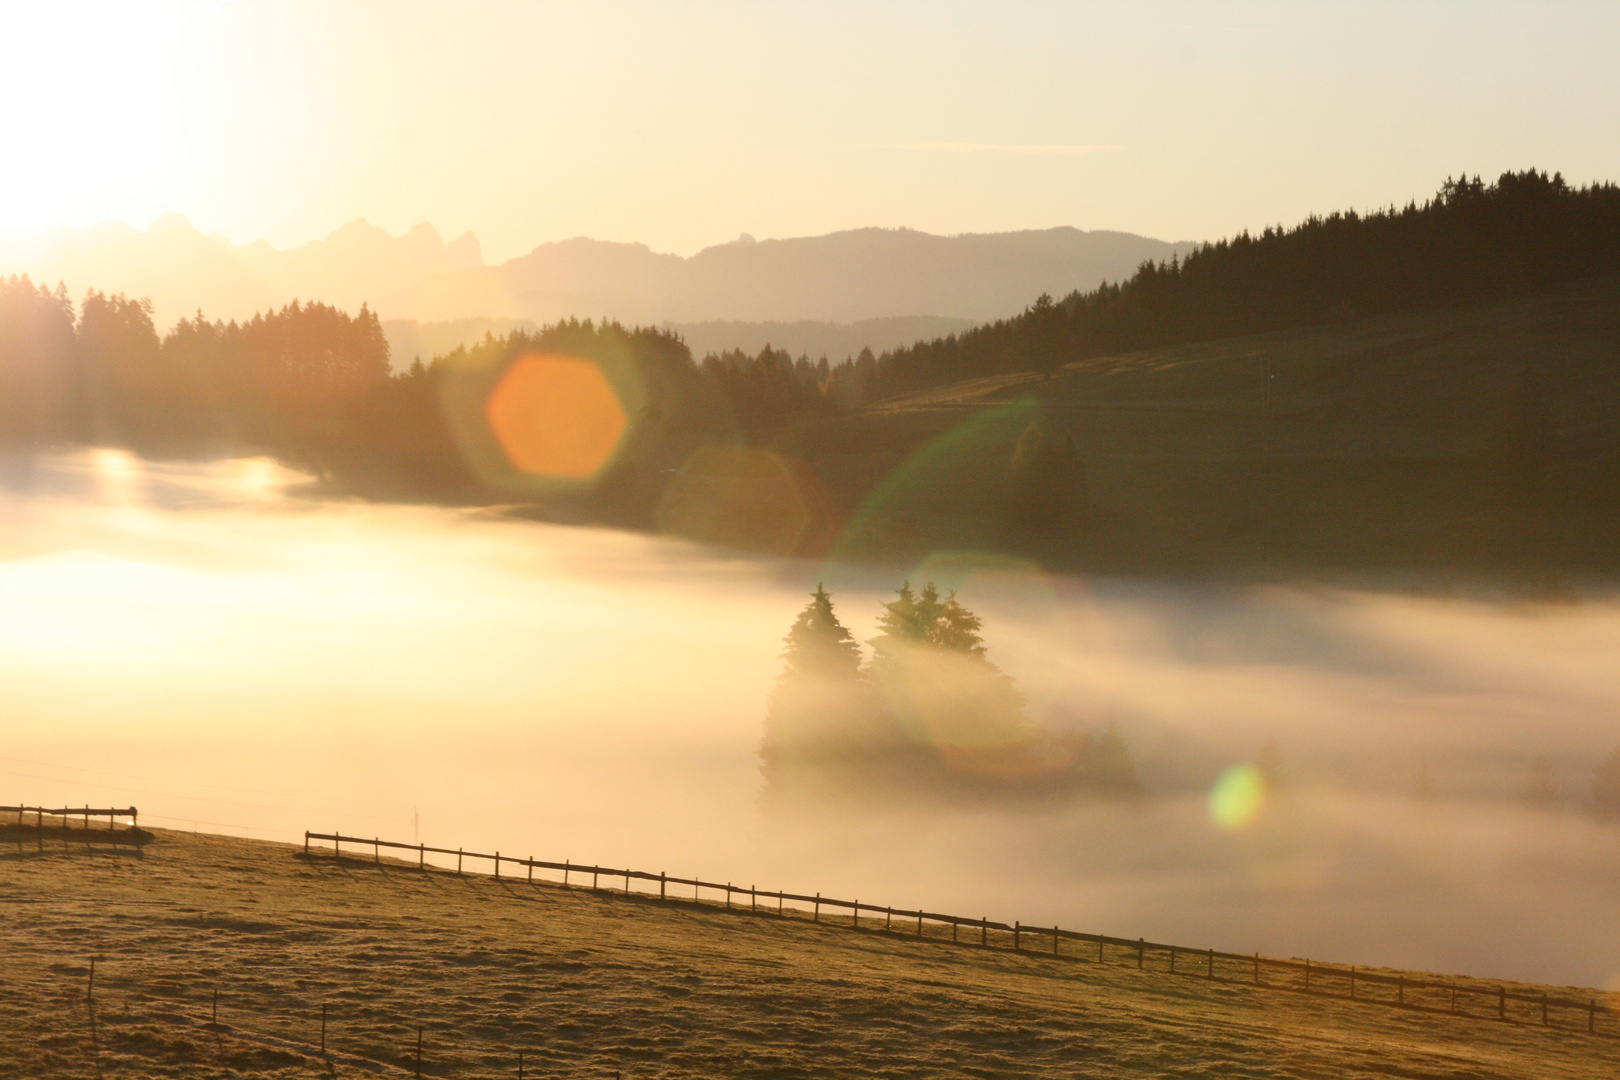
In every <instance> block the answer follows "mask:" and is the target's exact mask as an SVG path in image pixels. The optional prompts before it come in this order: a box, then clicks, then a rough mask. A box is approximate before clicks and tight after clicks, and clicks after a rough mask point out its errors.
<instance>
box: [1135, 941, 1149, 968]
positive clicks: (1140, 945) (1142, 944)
mask: <svg viewBox="0 0 1620 1080" xmlns="http://www.w3.org/2000/svg"><path fill="white" fill-rule="evenodd" d="M1146 950H1147V941H1146V940H1145V939H1143V938H1137V939H1136V970H1137V971H1141V970H1142V953H1143V952H1145V951H1146Z"/></svg>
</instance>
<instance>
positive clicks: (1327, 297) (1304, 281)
mask: <svg viewBox="0 0 1620 1080" xmlns="http://www.w3.org/2000/svg"><path fill="white" fill-rule="evenodd" d="M1616 272H1620V186H1616V185H1615V184H1613V183H1602V184H1590V185H1588V186H1586V187H1572V186H1571V185H1569V184H1568V183H1566V182H1565V181H1564V179H1563V177H1562V176H1561V175H1559V174H1553V175H1551V176H1549V175H1547V174H1546V173H1543V172H1538V171H1536V170H1534V169H1531V170H1528V171H1525V172H1517V173H1515V172H1506V173H1503V174H1502V175H1501V176H1500V177H1499V178H1498V179H1497V180H1496V181H1495V182H1494V183H1491V184H1486V183H1484V182H1483V181H1481V180H1480V179H1479V178H1478V177H1477V176H1476V177H1474V178H1473V179H1469V178H1468V177H1467V176H1464V177H1462V178H1460V179H1456V180H1449V179H1448V180H1447V181H1446V182H1445V184H1444V185H1443V186H1442V187H1441V189H1440V191H1439V193H1438V194H1436V195H1435V197H1434V198H1432V199H1429V200H1427V201H1426V202H1423V203H1421V204H1419V203H1415V202H1414V203H1409V204H1408V205H1407V206H1405V207H1403V208H1398V209H1397V208H1393V207H1392V208H1390V209H1388V210H1382V211H1378V212H1375V213H1370V214H1357V213H1355V212H1354V211H1345V212H1342V213H1334V214H1329V215H1328V216H1326V217H1315V216H1313V217H1310V218H1308V219H1307V220H1305V221H1304V222H1302V223H1300V224H1299V225H1296V226H1295V227H1293V228H1292V229H1283V228H1268V229H1266V230H1265V231H1264V232H1263V233H1261V234H1260V235H1259V236H1251V235H1249V234H1248V233H1246V232H1245V233H1240V234H1239V235H1237V236H1236V237H1233V238H1232V239H1229V240H1220V241H1217V242H1215V243H1211V244H1205V245H1203V246H1202V247H1200V248H1198V249H1197V250H1195V251H1192V252H1190V253H1189V254H1188V255H1187V256H1186V257H1185V258H1180V259H1177V258H1172V259H1171V260H1170V261H1169V262H1165V263H1151V262H1149V263H1144V264H1143V265H1142V266H1141V267H1140V268H1139V269H1138V270H1137V272H1136V274H1135V275H1134V276H1133V277H1131V278H1130V279H1129V280H1128V281H1124V282H1120V283H1118V284H1104V285H1102V286H1100V287H1098V288H1097V289H1094V290H1092V291H1090V292H1084V293H1083V292H1074V293H1070V294H1069V295H1068V296H1066V297H1064V298H1063V299H1061V300H1053V299H1052V298H1051V297H1049V296H1042V297H1040V298H1039V299H1037V300H1036V301H1035V303H1034V304H1032V305H1031V306H1030V307H1029V308H1028V309H1026V310H1025V311H1024V312H1023V313H1022V314H1021V315H1018V316H1015V317H1013V318H1010V319H1004V320H1001V321H999V322H996V323H992V324H989V325H987V326H982V327H976V328H974V329H972V330H969V331H966V332H964V333H962V334H958V335H952V336H950V337H945V338H940V339H937V340H934V341H928V342H919V343H918V344H915V345H912V346H909V347H907V348H903V349H896V350H894V351H893V352H886V353H884V354H883V355H882V356H880V357H879V358H878V360H877V364H876V369H875V371H874V372H873V374H872V379H871V386H870V392H871V393H873V394H875V395H879V396H884V395H890V394H895V393H901V392H904V391H908V390H914V389H918V388H920V387H925V386H931V385H937V384H940V383H946V382H952V381H955V380H957V379H964V378H972V377H976V376H984V375H990V374H996V373H1002V372H1018V371H1042V370H1045V371H1050V370H1051V369H1053V368H1055V367H1058V366H1060V365H1062V364H1064V363H1068V362H1070V361H1073V360H1080V359H1085V358H1087V357H1092V356H1106V355H1110V354H1114V353H1120V352H1130V351H1133V350H1137V349H1147V348H1153V347H1157V346H1163V345H1173V344H1179V343H1183V342H1191V341H1202V340H1210V339H1215V338H1223V337H1232V336H1236V335H1240V334H1249V333H1259V332H1265V331H1271V330H1282V329H1288V328H1292V327H1299V326H1308V325H1313V324H1319V323H1326V322H1334V321H1338V320H1343V319H1350V318H1355V317H1359V316H1366V315H1383V314H1392V313H1396V312H1406V311H1416V310H1422V309H1425V308H1431V307H1440V306H1444V305H1450V304H1459V303H1466V302H1472V301H1486V300H1492V299H1498V298H1502V297H1506V296H1514V295H1519V294H1523V293H1528V292H1533V291H1535V290H1538V289H1543V288H1547V287H1549V286H1553V285H1557V284H1559V283H1561V282H1566V281H1573V280H1577V279H1580V278H1587V277H1595V276H1598V275H1602V274H1611V273H1616Z"/></svg>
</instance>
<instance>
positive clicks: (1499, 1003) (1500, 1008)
mask: <svg viewBox="0 0 1620 1080" xmlns="http://www.w3.org/2000/svg"><path fill="white" fill-rule="evenodd" d="M1496 1018H1497V1019H1498V1020H1505V1019H1507V987H1505V986H1498V987H1497V988H1496Z"/></svg>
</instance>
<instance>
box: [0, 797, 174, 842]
mask: <svg viewBox="0 0 1620 1080" xmlns="http://www.w3.org/2000/svg"><path fill="white" fill-rule="evenodd" d="M11 815H15V816H16V820H15V821H7V820H6V818H7V817H9V816H11ZM30 815H32V816H33V821H29V820H28V819H29V816H30ZM47 818H49V819H50V820H49V821H48V822H47V820H46V819H47ZM102 818H106V819H107V824H106V827H105V828H102V827H101V819H102ZM91 819H94V821H95V824H94V826H92V824H91ZM121 819H127V821H126V822H125V824H124V827H123V828H119V827H118V826H119V822H120V820H121ZM81 820H82V822H83V824H82V825H77V824H76V823H77V822H79V821H81ZM139 820H140V811H139V810H137V809H136V808H135V807H133V806H125V807H93V806H89V805H88V804H87V805H85V806H82V807H81V806H64V807H59V808H56V809H51V808H49V807H44V806H0V840H12V841H15V842H16V844H17V846H18V849H19V850H21V848H22V846H23V844H24V842H25V841H29V840H32V841H33V842H34V844H35V846H36V847H37V848H38V850H40V851H44V850H45V841H46V840H51V841H53V842H54V841H58V840H60V841H61V842H62V843H63V844H64V845H69V846H71V845H73V844H86V845H89V844H112V845H113V846H114V847H136V848H139V847H142V846H144V845H145V844H148V843H150V842H151V840H152V834H151V833H149V832H147V831H146V830H145V829H142V828H141V827H140V826H139V824H137V823H138V822H139Z"/></svg>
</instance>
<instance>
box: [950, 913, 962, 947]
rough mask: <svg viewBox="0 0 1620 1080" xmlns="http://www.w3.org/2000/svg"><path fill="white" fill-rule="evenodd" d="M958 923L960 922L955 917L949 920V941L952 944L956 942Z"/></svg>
mask: <svg viewBox="0 0 1620 1080" xmlns="http://www.w3.org/2000/svg"><path fill="white" fill-rule="evenodd" d="M959 925H960V924H959V923H958V922H957V921H956V920H955V919H952V920H951V943H952V944H955V942H956V930H957V927H958V926H959Z"/></svg>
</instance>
